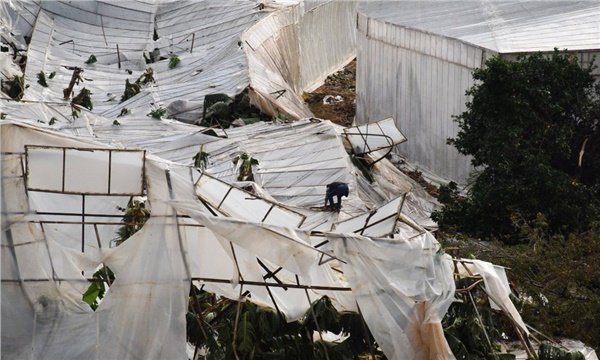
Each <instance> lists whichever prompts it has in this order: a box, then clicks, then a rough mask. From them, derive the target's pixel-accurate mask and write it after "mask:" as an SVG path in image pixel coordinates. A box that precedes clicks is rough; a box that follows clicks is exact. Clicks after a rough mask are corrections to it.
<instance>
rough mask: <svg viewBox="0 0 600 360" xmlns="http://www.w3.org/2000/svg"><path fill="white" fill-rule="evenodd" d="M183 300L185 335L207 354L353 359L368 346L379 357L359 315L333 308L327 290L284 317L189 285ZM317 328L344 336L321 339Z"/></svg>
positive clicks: (277, 357) (262, 357)
mask: <svg viewBox="0 0 600 360" xmlns="http://www.w3.org/2000/svg"><path fill="white" fill-rule="evenodd" d="M189 305H190V306H189V309H190V311H189V312H188V314H187V337H188V341H189V342H190V343H191V344H193V345H195V346H197V347H198V348H204V349H205V350H206V352H207V353H208V356H207V358H208V359H234V358H236V357H237V358H239V359H305V360H309V359H330V360H334V359H340V360H341V359H353V358H354V359H356V358H359V357H361V356H366V355H367V354H369V352H370V350H369V348H371V349H373V353H374V355H375V357H376V358H377V359H385V356H384V355H383V353H382V352H381V350H379V349H378V348H377V346H376V344H375V343H374V340H373V336H372V335H371V334H370V333H369V332H368V330H367V328H366V326H365V325H364V323H363V320H362V318H361V317H360V315H359V314H355V313H338V312H337V310H336V309H335V308H334V307H333V305H332V303H331V300H330V299H329V298H328V297H327V296H324V297H323V298H321V299H319V300H317V301H315V302H314V303H313V304H312V305H311V308H310V309H309V310H308V311H307V312H306V314H305V315H304V316H303V317H302V318H301V319H299V320H296V321H290V322H288V321H287V320H286V319H285V317H284V316H283V315H281V314H278V313H277V312H276V311H274V310H271V309H267V308H262V307H260V306H257V305H256V304H253V303H251V302H242V303H238V302H237V301H234V300H229V299H225V298H222V297H219V296H216V295H213V294H210V293H207V292H204V291H196V290H195V289H192V291H191V294H190V304H189ZM238 306H239V314H238ZM236 317H237V318H238V321H237V327H236ZM234 329H236V331H234ZM319 330H321V331H331V332H333V333H336V334H340V333H341V334H344V335H346V336H348V337H347V338H346V339H345V340H344V341H341V342H324V341H321V340H319V339H318V337H317V339H315V336H314V332H315V331H319ZM234 339H235V341H234ZM236 355H237V356H236ZM361 358H362V357H361Z"/></svg>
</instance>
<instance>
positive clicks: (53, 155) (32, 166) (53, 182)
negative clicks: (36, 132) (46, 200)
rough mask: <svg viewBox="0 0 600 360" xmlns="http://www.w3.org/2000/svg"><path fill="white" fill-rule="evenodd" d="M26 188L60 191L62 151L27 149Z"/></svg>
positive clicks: (61, 183)
mask: <svg viewBox="0 0 600 360" xmlns="http://www.w3.org/2000/svg"><path fill="white" fill-rule="evenodd" d="M27 168H28V171H27V187H28V188H29V189H37V190H50V191H62V185H63V182H62V179H63V149H47V148H32V147H29V148H27Z"/></svg>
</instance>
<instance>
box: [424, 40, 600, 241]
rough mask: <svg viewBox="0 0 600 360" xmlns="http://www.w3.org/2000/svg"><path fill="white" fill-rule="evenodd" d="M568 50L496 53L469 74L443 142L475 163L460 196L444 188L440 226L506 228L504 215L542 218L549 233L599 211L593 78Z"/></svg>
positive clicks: (597, 96)
mask: <svg viewBox="0 0 600 360" xmlns="http://www.w3.org/2000/svg"><path fill="white" fill-rule="evenodd" d="M594 68H595V66H592V65H590V66H589V67H587V68H581V67H580V66H579V64H578V62H577V61H576V58H574V57H573V56H572V55H570V54H568V53H566V52H559V51H555V52H554V53H553V54H552V55H550V56H544V55H542V54H539V53H538V54H533V55H530V56H525V55H521V56H519V57H518V58H517V60H516V61H514V62H513V61H507V60H504V59H501V58H499V57H494V58H492V59H490V60H488V61H487V62H486V64H485V68H483V69H477V70H475V71H474V72H473V78H474V79H475V81H476V84H475V85H474V86H473V87H472V88H471V89H469V90H468V91H467V95H469V96H470V97H471V99H472V100H471V101H470V102H468V103H467V111H465V112H463V113H462V114H460V115H458V116H456V117H455V121H456V122H457V123H458V125H459V128H460V131H459V132H458V134H457V136H456V138H454V139H449V143H450V144H452V145H454V146H455V147H456V149H457V150H458V151H459V152H460V153H462V154H465V155H470V156H472V163H473V165H474V166H476V167H478V170H479V172H478V174H476V178H475V181H474V183H473V185H472V187H471V188H470V189H469V194H468V195H469V196H468V198H467V199H460V198H459V197H458V194H457V193H456V191H455V190H456V188H453V187H452V186H450V187H446V188H443V189H442V190H441V191H442V192H443V193H444V196H442V197H440V202H442V204H443V205H444V208H443V209H442V210H441V211H439V212H437V213H436V214H435V215H434V216H435V219H436V220H437V221H438V222H439V225H440V227H441V228H442V229H446V230H447V229H455V230H458V231H462V232H464V233H467V234H470V235H473V236H482V237H486V236H490V235H492V234H494V235H496V236H499V235H506V238H505V241H506V242H514V241H515V238H514V237H513V236H512V235H514V229H513V227H512V226H511V225H512V223H511V220H510V219H511V216H520V217H522V218H523V219H525V220H527V221H531V220H533V219H535V217H536V215H537V214H538V213H542V214H544V215H545V216H546V219H547V221H548V222H549V226H550V229H551V230H552V231H574V230H578V229H583V228H585V227H586V226H588V225H589V224H590V222H591V221H593V220H595V219H598V218H600V126H599V125H598V119H599V118H600V84H598V83H596V82H595V81H594V77H593V76H592V71H593V70H594Z"/></svg>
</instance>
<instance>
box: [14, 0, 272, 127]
mask: <svg viewBox="0 0 600 360" xmlns="http://www.w3.org/2000/svg"><path fill="white" fill-rule="evenodd" d="M9 5H12V7H10V6H8V5H6V7H9V8H10V9H14V10H11V12H9V13H8V15H11V16H13V17H16V19H15V18H11V19H7V21H6V22H7V25H6V26H7V27H11V26H12V27H14V28H16V29H17V30H20V31H22V32H23V31H27V30H28V28H27V26H25V24H27V21H25V15H23V16H19V15H17V14H16V13H23V14H27V13H29V12H31V11H34V10H37V11H36V12H35V14H36V16H35V18H34V22H33V27H32V33H31V34H30V33H27V34H25V35H27V36H30V37H31V43H30V45H29V49H28V52H27V56H28V63H27V70H26V73H25V81H26V82H27V83H28V84H29V85H30V86H29V88H28V89H26V91H25V97H24V99H26V100H42V101H54V102H63V101H64V100H63V98H64V95H63V89H64V88H66V87H67V85H68V83H69V81H70V80H71V75H72V73H73V70H72V68H73V67H80V68H82V69H83V70H84V71H83V73H82V81H80V82H79V83H78V84H77V85H76V86H75V88H74V90H73V93H74V95H76V94H78V93H79V91H80V90H81V89H82V88H83V87H85V88H87V89H88V90H90V91H91V93H92V95H91V98H92V102H93V104H94V110H93V111H94V112H96V113H103V114H106V115H109V116H116V115H118V114H119V112H120V111H121V109H122V108H123V107H127V108H128V109H130V110H133V111H134V112H135V111H140V112H143V113H144V115H145V114H146V113H148V112H149V111H150V110H151V109H152V108H158V107H159V106H163V107H165V108H168V110H169V113H168V114H169V115H171V116H173V117H174V118H177V119H180V120H183V121H187V122H193V121H196V120H198V119H199V118H200V117H201V114H202V107H203V100H204V96H205V95H207V94H213V93H226V94H228V95H230V96H234V95H236V94H238V93H240V92H242V90H243V89H244V88H246V87H247V86H248V85H249V83H250V82H249V79H248V71H247V65H246V59H245V55H244V53H243V51H242V50H241V49H240V47H239V45H238V41H239V36H240V35H241V33H242V32H243V31H245V30H246V29H247V28H248V27H249V26H251V25H252V24H253V23H254V22H256V21H257V20H258V19H260V17H261V16H262V15H261V13H260V12H259V11H258V10H257V6H256V5H257V4H256V3H255V2H252V1H243V2H242V1H236V2H234V3H230V2H226V3H223V2H220V1H202V2H193V1H170V2H156V3H154V2H143V1H130V2H110V1H93V2H66V1H49V2H41V3H40V4H36V3H29V2H25V3H20V2H14V3H11V4H9ZM36 5H37V6H38V8H37V9H35V6H36ZM30 21H33V19H31V20H30ZM11 30H12V28H11ZM155 32H156V35H158V38H157V39H156V40H154V38H155V37H154V34H155ZM22 45H23V46H25V44H22ZM151 52H153V53H154V54H157V55H155V57H156V59H157V61H156V62H153V63H150V64H146V60H145V58H144V56H146V58H150V57H151V56H150V53H151ZM91 55H94V56H95V57H96V59H97V61H96V62H95V63H92V64H86V63H85V62H86V61H87V60H88V58H89V57H90V56H91ZM173 55H177V56H178V58H179V60H180V64H179V65H178V66H177V67H175V68H173V69H170V68H169V65H168V63H169V59H170V57H171V56H173ZM160 57H162V61H158V59H159V58H160ZM149 67H152V69H153V70H154V79H155V82H154V83H153V84H149V85H145V86H143V89H142V92H141V93H140V94H138V95H137V96H134V97H133V98H131V99H129V100H127V101H125V102H123V103H120V100H121V95H122V94H123V92H124V90H125V80H127V79H128V80H129V81H130V82H131V83H133V82H135V81H136V80H137V79H138V78H139V77H140V76H141V75H142V73H143V72H144V71H145V70H146V69H147V68H149ZM40 72H44V73H45V74H46V79H47V83H48V87H42V86H41V85H40V84H38V83H37V76H38V74H39V73H40ZM52 72H55V73H56V75H55V76H54V77H53V79H49V75H50V73H52ZM140 100H141V101H140Z"/></svg>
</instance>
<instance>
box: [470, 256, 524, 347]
mask: <svg viewBox="0 0 600 360" xmlns="http://www.w3.org/2000/svg"><path fill="white" fill-rule="evenodd" d="M471 261H472V263H473V266H474V267H475V269H476V270H477V272H478V273H479V275H480V276H481V277H482V278H483V282H484V284H485V289H486V291H487V292H488V295H489V296H490V299H491V302H490V303H491V305H492V306H494V305H496V307H498V308H500V309H502V311H504V313H505V314H506V315H507V316H509V317H510V318H511V319H512V320H513V321H514V322H515V323H516V324H517V325H518V326H519V328H520V329H521V331H523V332H524V333H525V334H527V335H529V330H527V326H526V325H525V323H524V322H523V319H522V318H521V314H519V311H518V310H517V308H516V307H515V304H513V302H512V301H511V300H510V297H509V295H510V293H511V290H510V285H509V284H508V279H507V278H506V271H505V269H504V268H503V267H501V266H495V265H494V264H492V263H489V262H486V261H481V260H471Z"/></svg>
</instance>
